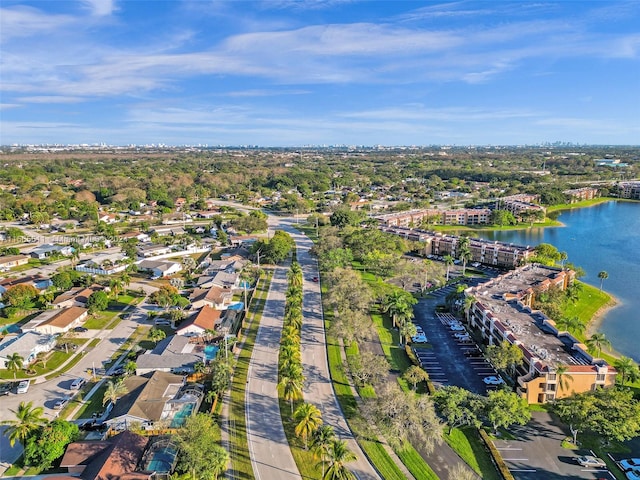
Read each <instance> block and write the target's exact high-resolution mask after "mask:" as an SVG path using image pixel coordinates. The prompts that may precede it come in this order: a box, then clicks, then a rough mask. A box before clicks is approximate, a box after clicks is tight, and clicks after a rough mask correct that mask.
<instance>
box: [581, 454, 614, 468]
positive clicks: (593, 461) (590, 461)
mask: <svg viewBox="0 0 640 480" xmlns="http://www.w3.org/2000/svg"><path fill="white" fill-rule="evenodd" d="M576 461H577V462H578V464H579V465H581V466H583V467H588V468H596V467H598V468H605V467H606V466H607V464H606V463H605V462H604V460H602V459H601V458H598V457H595V456H593V455H582V456H580V457H578V458H576Z"/></svg>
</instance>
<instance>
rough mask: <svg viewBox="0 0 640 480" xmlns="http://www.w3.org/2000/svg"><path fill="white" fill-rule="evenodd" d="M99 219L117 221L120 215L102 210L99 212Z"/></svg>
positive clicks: (108, 221)
mask: <svg viewBox="0 0 640 480" xmlns="http://www.w3.org/2000/svg"><path fill="white" fill-rule="evenodd" d="M98 221H99V222H104V223H116V222H117V221H118V216H117V215H116V214H115V213H107V212H101V213H100V214H98Z"/></svg>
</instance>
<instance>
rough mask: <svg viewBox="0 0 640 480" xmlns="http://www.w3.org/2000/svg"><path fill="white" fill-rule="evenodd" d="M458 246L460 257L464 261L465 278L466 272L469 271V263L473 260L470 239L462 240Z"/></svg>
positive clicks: (463, 271)
mask: <svg viewBox="0 0 640 480" xmlns="http://www.w3.org/2000/svg"><path fill="white" fill-rule="evenodd" d="M458 246H459V248H458V257H459V258H460V260H462V276H463V277H464V273H465V270H466V269H467V262H468V261H469V260H471V259H472V258H473V256H472V254H471V241H470V240H469V237H462V238H460V243H459V244H458Z"/></svg>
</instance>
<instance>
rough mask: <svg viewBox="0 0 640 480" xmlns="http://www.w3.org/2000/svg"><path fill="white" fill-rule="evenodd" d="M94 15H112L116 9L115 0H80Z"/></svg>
mask: <svg viewBox="0 0 640 480" xmlns="http://www.w3.org/2000/svg"><path fill="white" fill-rule="evenodd" d="M80 1H81V2H82V3H83V4H84V5H85V7H86V8H88V9H89V10H90V11H91V14H92V15H95V16H97V17H105V16H109V15H112V14H113V12H114V10H115V9H116V6H115V0H80Z"/></svg>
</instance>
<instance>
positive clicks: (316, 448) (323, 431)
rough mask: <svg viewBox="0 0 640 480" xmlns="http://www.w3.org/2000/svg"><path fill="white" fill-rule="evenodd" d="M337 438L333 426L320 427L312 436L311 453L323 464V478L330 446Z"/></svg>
mask: <svg viewBox="0 0 640 480" xmlns="http://www.w3.org/2000/svg"><path fill="white" fill-rule="evenodd" d="M335 438H336V434H335V432H334V431H333V427H332V426H331V425H320V426H319V427H318V429H317V430H316V431H315V432H313V435H312V436H311V451H312V452H313V456H314V457H315V458H319V459H320V461H321V462H322V477H324V463H325V461H326V460H327V455H328V452H329V446H330V445H331V442H333V441H334V440H335Z"/></svg>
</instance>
